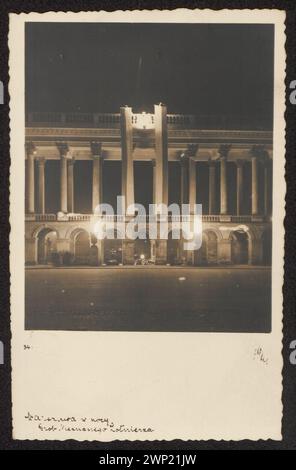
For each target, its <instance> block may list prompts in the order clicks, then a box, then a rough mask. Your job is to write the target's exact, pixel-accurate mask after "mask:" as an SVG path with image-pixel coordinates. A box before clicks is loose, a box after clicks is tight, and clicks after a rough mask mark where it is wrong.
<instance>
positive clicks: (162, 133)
mask: <svg viewBox="0 0 296 470" xmlns="http://www.w3.org/2000/svg"><path fill="white" fill-rule="evenodd" d="M154 121H155V153H156V168H155V172H156V173H155V204H166V205H167V204H168V137H167V108H166V106H164V105H163V104H159V105H155V106H154Z"/></svg>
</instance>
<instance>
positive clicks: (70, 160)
mask: <svg viewBox="0 0 296 470" xmlns="http://www.w3.org/2000/svg"><path fill="white" fill-rule="evenodd" d="M74 163H75V157H71V158H68V165H74Z"/></svg>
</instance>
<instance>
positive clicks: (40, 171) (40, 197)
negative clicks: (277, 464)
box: [38, 158, 45, 214]
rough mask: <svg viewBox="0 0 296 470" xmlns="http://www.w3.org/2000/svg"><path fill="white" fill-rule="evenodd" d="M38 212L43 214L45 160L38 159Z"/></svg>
mask: <svg viewBox="0 0 296 470" xmlns="http://www.w3.org/2000/svg"><path fill="white" fill-rule="evenodd" d="M38 211H39V213H40V214H44V213H45V159H44V158H39V159H38Z"/></svg>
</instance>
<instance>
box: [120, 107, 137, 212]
mask: <svg viewBox="0 0 296 470" xmlns="http://www.w3.org/2000/svg"><path fill="white" fill-rule="evenodd" d="M120 117H121V120H120V122H121V159H122V171H121V174H122V195H123V196H125V203H126V208H127V207H128V206H129V205H130V204H134V202H135V192H134V162H133V127H132V110H131V108H129V107H128V106H125V107H122V108H120Z"/></svg>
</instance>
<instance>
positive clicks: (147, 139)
mask: <svg viewBox="0 0 296 470" xmlns="http://www.w3.org/2000/svg"><path fill="white" fill-rule="evenodd" d="M9 22H10V23H9V51H10V58H9V70H10V86H9V93H10V109H11V111H10V139H11V146H10V154H11V168H10V201H11V202H10V204H11V219H10V224H11V234H10V253H11V264H10V270H11V275H10V282H11V312H12V315H11V331H12V349H11V354H12V420H13V438H14V439H21V440H22V439H26V440H29V441H30V440H39V441H46V440H48V441H55V440H56V441H68V440H73V441H93V442H103V443H108V442H109V443H111V442H113V441H114V442H115V441H118V442H119V441H141V442H144V441H147V442H148V443H149V442H150V441H151V442H152V441H172V440H182V441H185V442H188V441H192V442H193V441H196V440H202V441H207V440H209V439H214V440H217V441H218V440H223V441H240V440H244V439H250V440H252V441H258V440H267V439H275V440H280V439H281V437H282V427H281V426H282V410H283V403H282V384H283V377H282V368H283V353H282V351H283V343H282V331H283V323H282V311H283V279H284V235H285V230H284V217H285V193H286V186H285V177H284V175H285V126H286V121H285V84H284V80H285V60H286V56H285V40H286V36H285V12H282V11H279V10H272V9H270V10H268V9H266V10H264V11H261V10H252V11H251V10H220V11H213V10H210V9H205V10H198V9H196V10H188V9H176V10H172V11H158V10H154V11H141V10H135V11H119V10H118V11H114V12H105V11H98V12H95V11H93V12H77V13H74V12H71V11H68V12H55V11H53V12H46V13H34V12H31V13H24V14H11V15H10V19H9ZM69 442H70V441H69ZM110 458H111V457H110Z"/></svg>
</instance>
